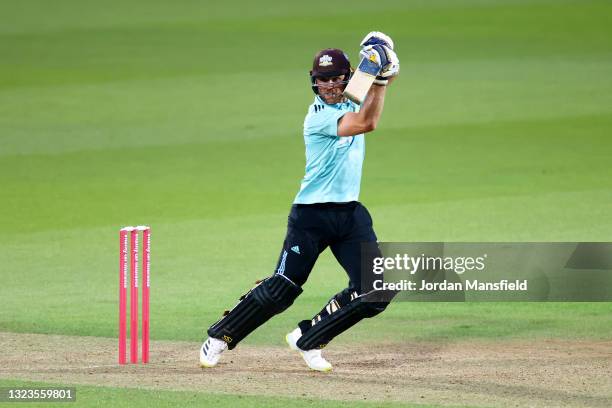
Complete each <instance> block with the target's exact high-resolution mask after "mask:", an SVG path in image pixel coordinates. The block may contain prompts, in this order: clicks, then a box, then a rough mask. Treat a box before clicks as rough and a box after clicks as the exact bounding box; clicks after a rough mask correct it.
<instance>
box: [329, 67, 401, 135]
mask: <svg viewBox="0 0 612 408" xmlns="http://www.w3.org/2000/svg"><path fill="white" fill-rule="evenodd" d="M393 79H395V77H392V78H389V83H391V82H392V81H393ZM386 92H387V87H386V86H384V85H383V86H381V85H373V86H372V88H370V91H369V92H368V96H366V99H365V101H363V104H362V105H361V109H360V111H359V112H347V113H345V114H344V116H342V118H340V120H338V136H355V135H359V134H361V133H367V132H371V131H373V130H374V129H376V126H378V122H379V121H380V117H381V115H382V111H383V107H384V106H385V94H386Z"/></svg>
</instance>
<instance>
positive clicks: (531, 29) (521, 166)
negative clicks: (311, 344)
mask: <svg viewBox="0 0 612 408" xmlns="http://www.w3.org/2000/svg"><path fill="white" fill-rule="evenodd" d="M128 3H129V4H126V2H120V1H106V2H98V3H89V2H79V1H56V2H47V1H30V0H23V1H14V2H3V3H2V4H1V5H0V16H2V24H0V56H1V57H0V278H1V280H2V284H1V285H0V299H2V300H1V307H0V331H14V332H35V333H58V334H73V335H84V336H85V335H87V336H104V337H114V336H116V333H117V328H116V326H117V322H116V319H117V279H118V277H117V266H118V265H117V264H118V262H117V257H118V254H117V251H118V242H117V241H118V229H119V227H120V226H122V225H135V224H149V225H151V226H152V293H151V298H152V301H151V302H152V304H151V320H152V327H151V333H152V338H153V339H168V340H172V339H176V340H192V341H197V340H200V339H201V337H202V335H203V332H204V329H205V328H206V327H207V326H208V325H209V324H210V323H211V322H212V321H214V320H216V319H217V318H218V316H219V314H220V312H221V311H222V309H224V308H229V307H230V306H232V305H233V303H234V302H235V300H236V298H237V297H238V296H239V295H240V294H242V293H243V292H244V291H245V290H246V289H248V288H249V287H250V286H251V285H252V284H253V282H254V281H255V280H256V279H258V278H261V277H264V276H266V275H268V274H270V273H271V272H272V270H273V268H274V265H275V262H276V260H277V257H278V252H279V250H280V247H281V243H282V239H283V235H284V230H285V223H286V216H287V213H288V210H289V206H290V204H291V201H292V199H293V197H294V195H295V193H296V192H297V189H298V187H299V181H300V178H301V177H302V175H303V167H304V151H303V140H302V136H301V128H302V121H303V117H304V115H305V113H306V108H307V106H308V104H310V103H311V101H312V98H313V95H312V92H311V91H310V88H309V81H308V76H307V71H308V69H309V65H310V64H311V58H312V56H313V55H314V54H315V52H316V51H318V50H319V49H321V48H324V47H341V48H344V49H345V50H347V51H348V52H349V54H350V56H351V58H352V60H353V64H355V63H356V58H357V51H358V43H359V41H360V40H361V38H362V36H363V35H364V34H365V33H367V32H368V31H370V30H372V29H380V30H383V31H385V32H388V33H389V34H391V35H392V36H393V38H394V39H395V42H396V49H397V52H398V54H399V56H400V58H401V61H402V73H401V76H400V78H399V79H398V80H397V81H396V82H395V83H394V84H393V85H392V86H391V88H390V89H389V92H388V97H387V105H386V108H385V112H384V115H383V119H382V121H381V123H380V125H379V129H378V130H377V131H376V132H375V134H372V135H369V136H367V139H368V140H367V157H366V162H365V166H364V177H363V183H362V195H361V201H362V202H363V203H364V204H366V205H367V206H368V208H369V209H370V211H371V213H372V215H373V218H374V222H375V228H376V231H377V233H378V236H379V239H380V240H381V241H612V165H611V163H612V139H611V136H612V43H611V42H610V38H611V37H612V4H611V3H610V2H608V1H569V0H568V1H564V0H558V1H553V0H540V1H537V0H534V1H527V0H506V1H502V0H500V1H494V0H488V1H483V0H438V1H420V0H413V1H388V2H381V4H377V5H376V7H372V4H371V2H351V3H350V4H342V5H340V4H336V5H332V4H329V3H328V2H322V1H314V2H313V1H310V2H307V3H304V4H302V5H297V4H295V5H294V4H293V3H291V2H283V3H280V2H279V3H280V4H276V5H273V4H272V3H271V2H255V3H251V2H246V1H234V2H229V3H226V4H223V5H219V4H218V3H214V4H215V5H214V6H209V5H206V4H205V2H196V1H189V2H181V4H180V5H178V4H174V3H172V4H170V3H168V2H162V1H147V2H134V1H132V2H128ZM268 3H270V4H268ZM382 22H384V23H382ZM345 284H346V278H345V275H344V273H343V272H342V270H341V269H340V267H339V266H337V265H336V263H335V261H334V260H333V257H331V256H330V255H329V254H325V255H324V256H322V258H321V260H320V262H319V263H318V264H317V267H316V268H315V270H314V271H313V274H312V276H311V279H310V281H309V282H308V283H307V284H306V286H305V293H304V294H303V295H302V296H301V297H300V298H299V299H298V300H297V301H296V303H295V305H294V306H293V307H292V308H291V309H290V310H288V311H287V312H286V313H284V314H283V315H281V316H278V317H276V318H275V319H273V320H272V321H271V322H269V323H268V324H267V325H266V326H265V327H264V328H263V329H261V330H259V331H257V332H256V333H254V334H253V336H251V337H249V338H248V339H247V340H246V341H245V343H250V344H269V345H279V344H282V339H283V335H284V333H285V332H287V331H288V330H289V329H291V328H292V327H293V326H294V325H295V323H296V322H297V321H298V320H301V319H302V318H304V317H309V316H310V315H312V313H313V312H316V311H318V309H319V308H320V306H321V305H322V304H323V302H324V301H326V300H327V299H328V298H329V297H330V296H331V295H332V294H333V293H336V292H337V291H338V290H339V289H341V288H343V287H344V286H345ZM611 312H612V305H611V304H609V303H598V304H596V303H588V304H587V303H585V304H563V303H555V304H537V303H525V304H518V303H506V304H503V303H500V304H491V303H481V304H435V303H417V304H408V303H402V304H394V305H393V306H392V307H390V308H389V310H388V311H387V312H386V313H385V314H384V315H382V316H380V317H379V318H377V319H372V320H369V321H367V322H364V324H362V325H360V326H358V327H356V328H355V329H354V330H352V331H350V332H349V333H346V334H345V335H343V336H342V337H340V338H339V339H338V340H339V341H346V342H361V341H376V340H380V339H382V338H384V339H385V340H386V339H395V340H397V341H402V340H444V341H452V340H453V339H463V340H465V339H470V338H473V339H492V338H509V337H512V338H516V337H518V338H532V337H540V338H547V337H550V338H553V337H554V338H595V339H610V338H611V337H612V329H610V327H612V317H611V316H612V313H611ZM80 389H81V388H79V390H80ZM98 392H100V393H102V394H104V395H108V398H109V399H111V400H113V403H112V405H116V404H117V402H116V400H118V399H122V398H123V394H122V393H123V392H124V391H121V390H113V389H110V388H105V389H101V390H96V389H93V388H84V391H83V393H85V394H86V395H88V394H87V393H90V394H93V393H98ZM152 392H153V391H142V392H141V393H138V394H137V397H130V398H133V399H132V400H130V401H131V402H130V406H138V404H141V405H144V404H145V403H146V401H147V400H148V399H149V398H152V395H151V394H150V393H152ZM192 396H193V394H190V393H171V392H164V393H161V392H160V393H156V394H155V396H154V397H155V398H159V399H160V400H159V401H160V404H162V403H167V404H170V403H171V402H172V401H175V403H172V405H176V404H180V405H185V406H189V403H190V400H191V398H192ZM206 398H208V397H206ZM210 398H211V401H212V400H214V399H215V398H222V397H217V396H210ZM223 398H225V397H223ZM227 398H239V397H227ZM241 400H242V401H248V402H244V403H245V404H248V405H249V406H253V405H261V406H271V404H277V403H278V404H281V402H275V401H276V400H275V401H272V400H270V401H268V400H266V401H264V400H263V399H256V398H253V399H251V398H247V397H244V398H242V399H241ZM165 401H170V402H165ZM237 401H238V400H236V399H235V400H232V404H233V405H234V406H240V405H238V402H237ZM278 401H280V400H278ZM300 401H301V400H297V399H296V400H295V401H292V402H291V404H299V403H301V402H300ZM285 402H286V401H285ZM283 403H284V402H283ZM91 406H95V404H94V403H93V402H92V405H91ZM245 406H246V405H245ZM296 406H297V405H296Z"/></svg>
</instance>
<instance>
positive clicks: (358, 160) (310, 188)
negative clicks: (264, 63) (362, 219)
mask: <svg viewBox="0 0 612 408" xmlns="http://www.w3.org/2000/svg"><path fill="white" fill-rule="evenodd" d="M358 111H359V105H357V104H355V103H353V102H351V101H347V102H343V103H337V104H334V105H327V104H326V103H325V102H323V100H322V99H321V98H320V97H319V96H318V95H317V96H316V97H315V100H314V103H313V104H312V105H310V107H309V108H308V114H307V115H306V119H304V143H305V144H306V174H305V176H304V178H303V179H302V184H301V186H300V191H299V192H298V193H297V196H296V197H295V200H294V201H293V203H294V204H314V203H328V202H334V203H341V202H348V201H357V200H358V199H359V188H360V185H361V168H362V165H363V158H364V156H365V138H364V136H363V134H360V135H356V136H345V137H339V136H338V119H340V118H341V117H342V116H343V115H344V114H345V113H346V112H358Z"/></svg>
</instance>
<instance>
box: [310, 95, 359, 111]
mask: <svg viewBox="0 0 612 408" xmlns="http://www.w3.org/2000/svg"><path fill="white" fill-rule="evenodd" d="M315 99H316V100H317V101H318V102H321V103H322V104H323V105H327V106H333V107H334V108H338V109H340V108H341V107H342V106H343V105H346V106H347V107H348V106H350V104H351V102H350V101H349V100H348V99H347V100H346V102H339V103H331V104H330V103H327V102H325V101H324V100H323V98H321V97H320V96H319V95H317V96H316V97H315Z"/></svg>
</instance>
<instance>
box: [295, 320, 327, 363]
mask: <svg viewBox="0 0 612 408" xmlns="http://www.w3.org/2000/svg"><path fill="white" fill-rule="evenodd" d="M300 337H302V331H301V330H300V328H299V327H298V328H297V329H295V330H294V331H292V332H291V333H289V334H287V335H286V336H285V340H286V341H287V344H289V347H291V349H292V350H295V351H297V352H299V353H300V354H301V355H302V358H304V361H305V362H306V364H308V367H310V368H311V369H312V370H316V371H331V369H332V365H331V364H330V363H329V362H328V361H327V360H325V359H324V358H323V356H321V350H317V349H313V350H302V349H300V348H299V347H298V346H297V341H298V340H299V339H300Z"/></svg>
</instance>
